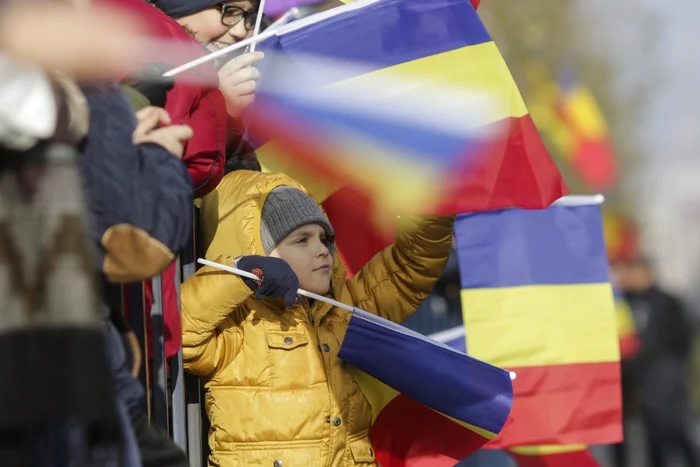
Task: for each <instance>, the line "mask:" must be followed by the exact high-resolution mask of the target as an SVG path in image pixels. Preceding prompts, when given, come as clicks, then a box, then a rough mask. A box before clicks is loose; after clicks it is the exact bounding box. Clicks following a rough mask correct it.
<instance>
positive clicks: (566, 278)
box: [455, 203, 622, 448]
mask: <svg viewBox="0 0 700 467" xmlns="http://www.w3.org/2000/svg"><path fill="white" fill-rule="evenodd" d="M455 237H456V241H457V247H458V257H459V261H460V275H461V282H462V284H461V285H462V306H463V312H464V323H465V327H466V329H467V350H468V353H469V355H471V356H473V357H475V358H478V359H480V360H483V361H486V362H489V363H491V364H493V365H496V366H499V367H502V368H506V369H508V370H511V371H514V372H515V373H516V375H517V377H516V379H515V381H514V384H513V391H514V397H515V399H514V405H513V411H512V416H513V419H514V422H513V423H512V424H510V425H508V426H507V427H506V428H505V429H504V430H503V432H502V433H501V435H500V436H499V437H498V438H497V439H495V440H494V441H493V442H491V443H489V447H491V448H508V447H518V446H527V445H559V446H561V445H571V444H587V445H592V444H606V443H614V442H618V441H619V440H620V439H621V437H622V429H621V400H620V369H619V360H620V352H619V343H618V338H617V325H616V322H615V311H614V302H613V292H612V287H611V284H610V282H609V279H608V265H607V261H606V256H605V245H604V242H603V234H602V224H601V214H600V209H599V206H597V205H595V204H585V203H584V204H581V203H578V204H577V203H572V204H566V203H563V204H555V205H553V206H551V207H549V208H547V209H543V210H532V211H527V210H521V209H505V210H499V211H493V212H485V213H472V214H465V215H461V216H458V218H457V221H456V223H455Z"/></svg>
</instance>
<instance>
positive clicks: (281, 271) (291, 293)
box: [236, 256, 299, 307]
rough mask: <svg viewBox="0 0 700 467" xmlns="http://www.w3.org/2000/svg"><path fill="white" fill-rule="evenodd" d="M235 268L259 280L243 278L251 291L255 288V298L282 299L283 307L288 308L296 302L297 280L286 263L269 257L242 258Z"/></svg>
mask: <svg viewBox="0 0 700 467" xmlns="http://www.w3.org/2000/svg"><path fill="white" fill-rule="evenodd" d="M236 267H237V268H238V269H242V270H244V271H247V272H252V273H253V274H255V275H256V276H258V277H259V278H260V281H255V280H253V279H248V278H245V277H244V278H243V282H245V283H246V285H247V286H248V287H250V289H251V290H255V289H256V288H257V292H256V293H255V298H256V299H257V300H262V299H263V298H280V297H282V298H284V305H285V306H286V307H290V306H292V305H294V304H295V303H296V302H297V300H298V297H297V290H298V289H299V278H298V277H297V275H296V274H295V273H294V271H293V270H292V267H291V266H290V265H289V263H287V262H286V261H284V260H282V259H279V258H271V257H269V256H243V257H242V258H241V259H239V260H238V261H237V262H236Z"/></svg>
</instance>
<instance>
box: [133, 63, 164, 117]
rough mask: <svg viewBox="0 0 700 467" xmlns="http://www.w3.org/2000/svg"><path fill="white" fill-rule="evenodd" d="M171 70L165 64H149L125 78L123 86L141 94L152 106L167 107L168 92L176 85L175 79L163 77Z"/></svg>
mask: <svg viewBox="0 0 700 467" xmlns="http://www.w3.org/2000/svg"><path fill="white" fill-rule="evenodd" d="M170 69H171V67H170V66H169V65H166V64H164V63H149V64H146V65H144V66H143V67H142V68H141V69H139V70H137V71H136V72H134V73H132V74H131V75H129V76H127V77H126V78H124V79H123V80H122V83H121V84H123V85H125V86H129V87H130V88H132V89H134V90H136V91H137V92H139V93H141V94H142V95H143V96H144V97H145V98H146V99H148V101H149V102H150V103H151V105H154V106H156V107H165V102H166V100H167V97H166V96H167V94H168V91H170V90H171V89H172V88H173V86H174V85H175V80H174V79H173V78H169V77H164V76H163V74H164V73H165V72H166V71H169V70H170Z"/></svg>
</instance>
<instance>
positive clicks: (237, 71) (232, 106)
mask: <svg viewBox="0 0 700 467" xmlns="http://www.w3.org/2000/svg"><path fill="white" fill-rule="evenodd" d="M264 56H265V55H264V54H263V53H262V52H252V53H247V54H242V55H239V56H238V57H236V58H234V59H233V60H231V61H229V62H228V63H227V64H226V65H224V66H223V67H222V68H221V69H220V70H219V90H220V91H221V93H222V94H223V95H224V98H226V111H227V112H228V114H229V115H230V116H231V117H234V118H238V117H240V116H241V114H242V113H243V110H245V109H246V108H247V107H248V106H249V105H250V104H252V103H253V101H254V100H255V94H254V93H255V81H256V80H257V79H258V78H259V77H260V72H259V71H258V69H257V68H255V67H254V66H252V65H253V63H255V62H258V61H260V60H262V59H263V57H264Z"/></svg>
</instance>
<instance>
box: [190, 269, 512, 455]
mask: <svg viewBox="0 0 700 467" xmlns="http://www.w3.org/2000/svg"><path fill="white" fill-rule="evenodd" d="M197 262H198V263H200V264H203V265H206V266H211V267H214V268H218V269H221V270H224V271H227V272H231V273H233V274H237V275H241V276H244V277H248V278H250V279H257V277H256V276H255V275H254V274H252V273H250V272H247V271H242V270H240V269H237V268H234V267H231V266H227V265H223V264H219V263H216V262H212V261H208V260H205V259H201V258H200V259H198V260H197ZM299 294H301V295H304V296H306V297H309V298H313V299H315V300H320V301H323V302H326V303H329V304H331V305H333V306H336V307H339V308H341V309H344V310H347V311H350V312H351V313H352V317H351V318H350V320H349V323H348V327H347V331H346V334H345V338H344V339H343V343H342V345H341V348H340V352H339V354H338V357H339V358H341V359H342V360H344V361H345V362H346V363H348V364H350V365H352V367H354V369H352V370H351V371H352V372H353V375H354V376H355V379H356V381H357V382H358V384H359V385H360V387H361V388H362V390H363V392H364V394H365V396H366V397H367V398H368V400H369V402H370V404H371V405H372V411H373V428H372V430H371V432H370V440H371V441H372V444H373V446H374V449H375V451H376V453H377V460H378V462H379V464H381V465H382V466H383V467H396V466H400V465H403V464H402V463H400V462H399V461H398V459H404V458H405V457H406V456H405V452H404V451H405V449H407V446H405V445H402V442H405V440H407V439H408V437H406V436H402V435H399V436H397V433H396V430H397V429H398V430H399V431H401V433H402V434H405V433H403V431H405V430H409V431H410V432H411V433H412V434H415V433H421V435H422V436H423V437H424V440H425V445H424V446H423V447H421V448H418V449H416V447H415V446H413V447H411V448H410V449H411V450H412V456H413V457H414V458H416V457H421V456H425V457H426V458H431V457H432V458H437V457H448V458H449V457H450V455H452V456H453V457H452V459H453V460H454V461H455V462H457V461H459V460H461V459H462V458H464V457H466V456H467V455H469V454H470V453H471V452H474V451H476V450H478V449H479V448H480V447H481V446H483V445H484V444H486V443H487V442H488V441H489V440H491V439H493V438H494V437H495V436H496V435H497V434H498V433H499V432H500V431H501V429H502V428H503V427H504V426H505V425H506V423H507V421H508V420H509V418H508V417H509V413H510V409H511V406H512V404H513V392H512V391H513V386H512V383H511V378H513V377H514V375H512V374H509V372H508V371H505V370H502V369H500V368H497V367H495V366H492V365H489V364H487V363H484V362H482V361H479V360H476V359H474V358H472V357H469V356H467V355H465V354H464V353H462V352H458V351H456V350H454V349H452V348H450V347H448V346H447V345H445V344H442V343H439V342H437V341H434V340H432V339H430V338H427V337H425V336H422V335H420V334H418V333H416V332H414V331H411V330H409V329H407V328H404V327H402V326H400V325H398V324H394V323H392V322H390V321H387V320H385V319H382V318H379V317H378V316H376V315H373V314H371V313H368V312H367V311H364V310H360V309H357V308H355V307H352V306H349V305H346V304H344V303H340V302H337V301H335V300H332V299H329V298H328V297H323V296H320V295H316V294H313V293H311V292H307V291H304V290H299ZM446 426H447V427H449V428H448V429H447V430H446V431H445V427H446ZM402 430H403V431H402ZM445 433H451V434H452V436H454V438H451V437H450V436H446V435H445ZM453 463H454V462H453ZM434 465H437V464H434ZM441 465H442V464H441ZM450 465H452V464H450Z"/></svg>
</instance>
